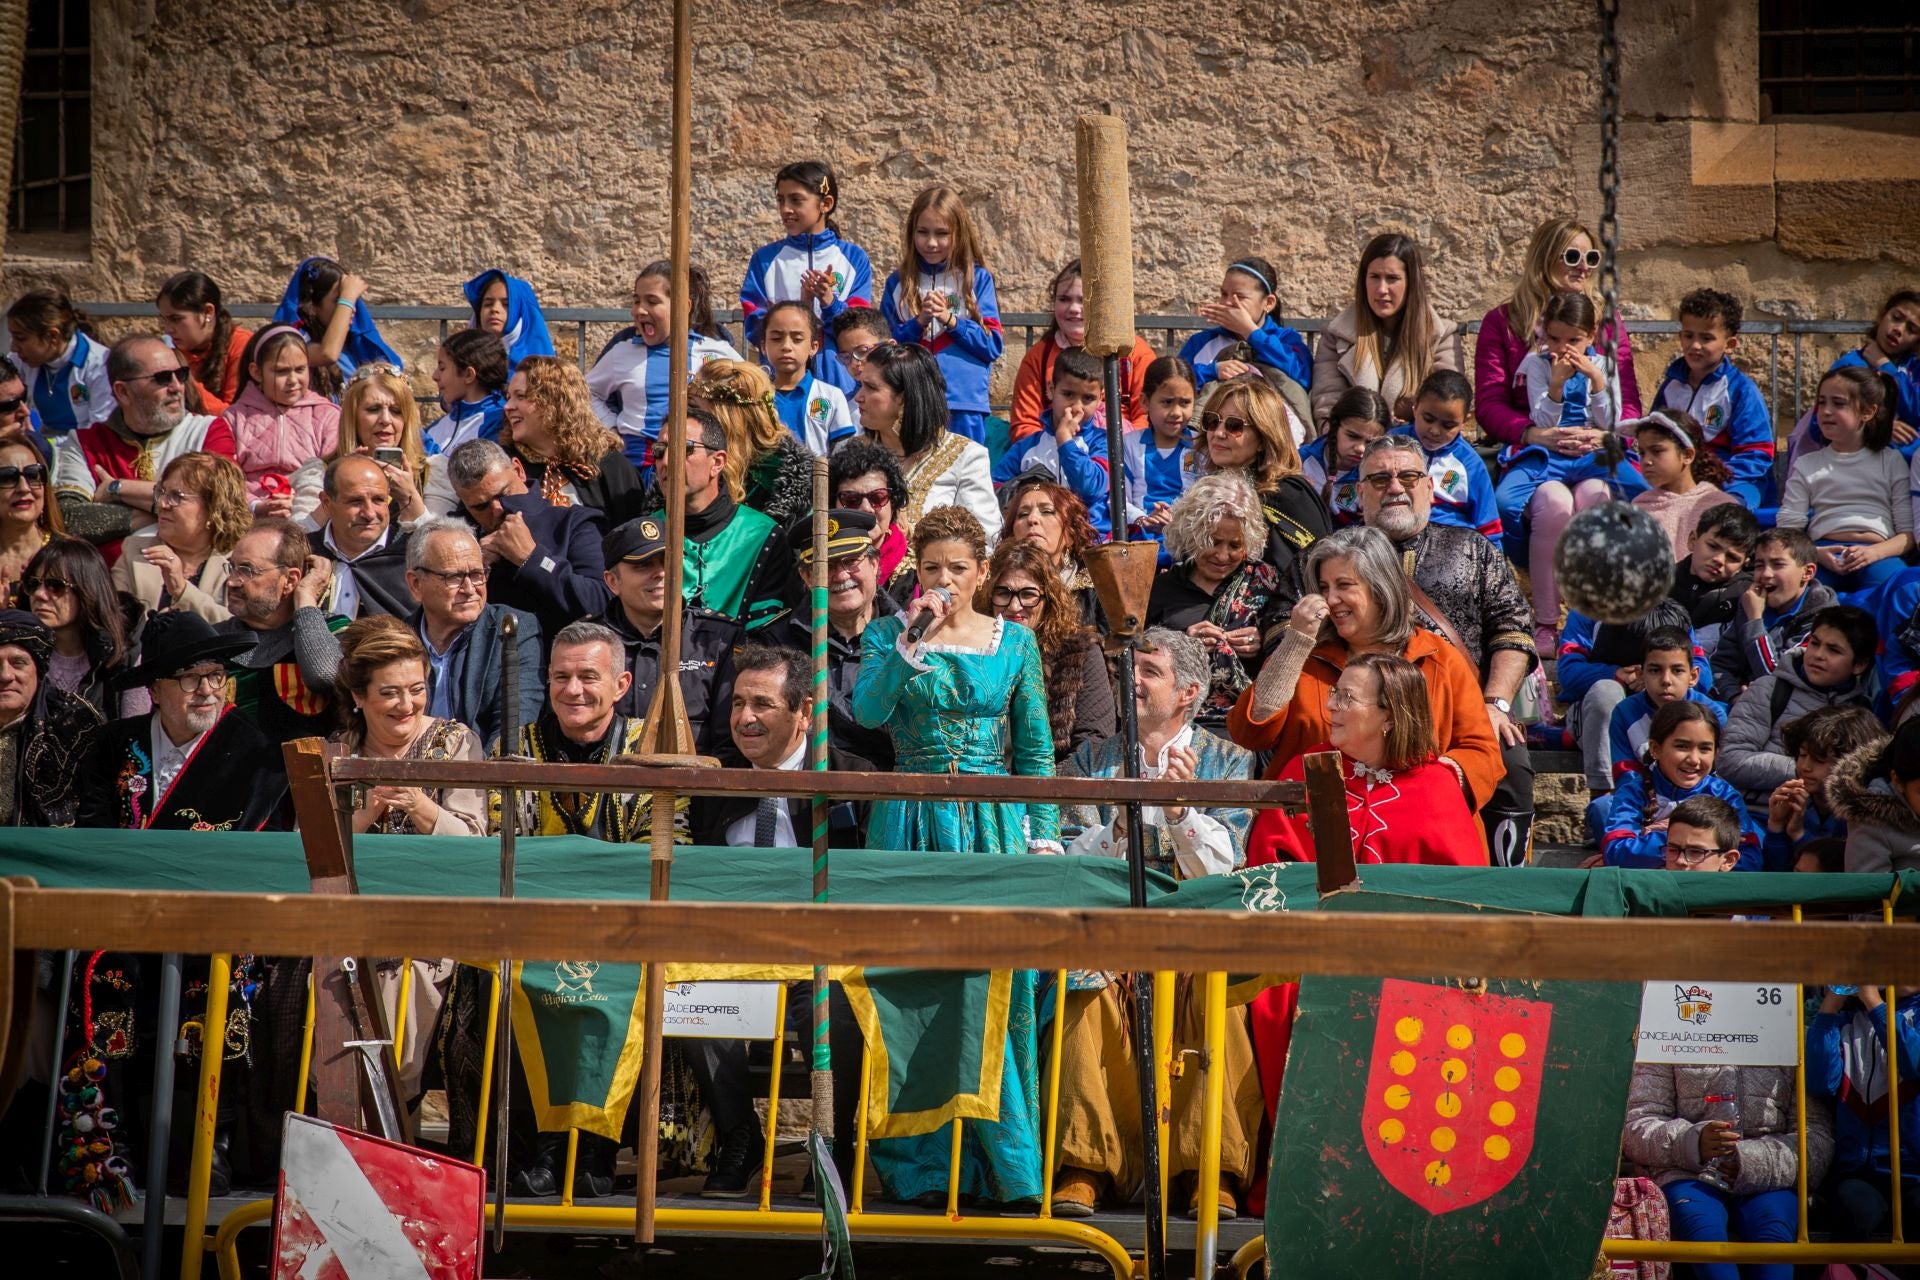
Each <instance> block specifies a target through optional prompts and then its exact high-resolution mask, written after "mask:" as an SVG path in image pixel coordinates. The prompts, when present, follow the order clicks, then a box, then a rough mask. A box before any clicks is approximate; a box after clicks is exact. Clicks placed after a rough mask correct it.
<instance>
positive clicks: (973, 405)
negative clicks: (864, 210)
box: [880, 187, 1006, 444]
mask: <svg viewBox="0 0 1920 1280" xmlns="http://www.w3.org/2000/svg"><path fill="white" fill-rule="evenodd" d="M907 239H908V240H909V241H910V242H911V243H912V245H913V248H912V250H911V251H910V252H908V254H907V255H906V257H905V258H904V259H903V260H902V261H901V263H900V265H899V266H898V267H896V268H895V269H894V271H893V274H891V275H889V276H888V277H887V287H886V291H885V293H884V294H883V295H882V296H881V299H880V312H881V314H882V315H884V316H886V318H887V323H888V324H889V325H891V326H892V327H893V340H894V341H895V342H911V343H918V344H919V345H921V346H923V347H925V348H926V349H927V350H929V351H931V352H932V353H933V356H934V359H936V360H938V361H939V362H940V372H941V374H942V375H943V376H944V377H945V378H946V380H947V429H948V430H950V431H954V432H957V433H959V434H960V435H963V436H965V437H966V438H967V439H969V440H973V441H976V442H978V443H980V444H985V443H986V441H987V412H988V409H989V408H990V405H989V402H988V399H987V383H988V380H989V378H990V377H991V376H992V374H993V363H994V361H996V360H998V359H999V358H1000V353H1001V352H1002V351H1003V350H1005V349H1006V339H1005V337H1004V336H1003V335H1002V334H1001V332H1000V304H999V301H998V300H997V298H996V297H995V295H994V290H993V277H992V276H991V275H989V274H987V269H986V268H985V267H984V266H982V265H981V264H980V241H979V238H978V237H977V236H976V235H975V234H974V230H973V221H972V219H970V218H969V217H968V216H967V207H966V205H964V204H962V203H961V201H960V197H959V196H958V195H956V194H955V193H954V192H953V191H952V190H950V189H948V188H946V187H928V188H927V189H926V190H925V191H922V192H921V193H920V194H919V195H917V196H915V197H914V199H913V207H912V208H911V209H909V210H908V211H907Z"/></svg>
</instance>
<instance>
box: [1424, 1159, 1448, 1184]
mask: <svg viewBox="0 0 1920 1280" xmlns="http://www.w3.org/2000/svg"><path fill="white" fill-rule="evenodd" d="M1426 1178H1427V1185H1428V1186H1430V1187H1444V1186H1446V1185H1447V1184H1448V1183H1449V1182H1452V1181H1453V1170H1452V1169H1449V1168H1448V1167H1447V1162H1446V1161H1445V1160H1429V1161H1427V1168H1426Z"/></svg>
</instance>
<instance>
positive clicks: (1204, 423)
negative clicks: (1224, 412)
mask: <svg viewBox="0 0 1920 1280" xmlns="http://www.w3.org/2000/svg"><path fill="white" fill-rule="evenodd" d="M1252 425H1253V424H1252V423H1250V422H1248V421H1247V420H1246V419H1245V418H1223V417H1221V416H1220V415H1219V414H1217V413H1203V414H1201V415H1200V430H1201V431H1203V432H1205V433H1207V434H1208V435H1212V434H1213V433H1214V432H1216V431H1222V432H1225V433H1226V434H1227V435H1229V436H1243V435H1245V434H1247V428H1248V427H1250V426H1252Z"/></svg>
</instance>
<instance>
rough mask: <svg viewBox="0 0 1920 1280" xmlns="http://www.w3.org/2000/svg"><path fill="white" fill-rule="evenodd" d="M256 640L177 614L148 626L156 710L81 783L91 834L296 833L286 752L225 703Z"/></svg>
mask: <svg viewBox="0 0 1920 1280" xmlns="http://www.w3.org/2000/svg"><path fill="white" fill-rule="evenodd" d="M251 648H253V635H252V633H250V632H244V631H242V632H226V633H222V632H218V631H215V630H214V628H213V626H212V624H211V623H209V622H207V621H206V620H205V619H204V618H201V617H199V616H198V615H196V614H192V613H185V612H180V611H176V610H170V611H168V612H165V613H156V614H154V615H153V617H152V618H151V619H149V620H148V622H147V628H146V633H145V634H144V635H143V636H142V637H141V642H140V665H138V666H136V667H134V668H133V669H132V670H130V671H128V672H127V673H126V674H125V675H124V676H122V677H121V682H122V683H123V684H125V685H127V686H135V685H145V686H147V688H149V689H150V690H151V691H152V693H153V710H152V711H150V712H148V713H147V714H146V715H143V716H129V717H127V718H126V719H124V720H115V721H114V722H113V723H111V724H109V725H107V727H106V728H105V729H103V730H102V731H101V733H100V739H99V742H98V743H97V744H96V745H95V747H94V749H93V751H92V752H91V753H90V755H89V756H88V759H87V763H86V765H85V766H84V768H83V770H82V774H81V789H82V790H81V797H80V823H79V825H81V826H83V827H121V828H125V829H128V830H134V829H146V830H160V831H263V830H276V831H279V830H285V829H287V828H288V827H290V826H291V825H292V822H291V818H292V813H291V806H290V804H289V803H288V800H287V776H286V770H285V767H284V766H283V765H282V764H281V757H280V749H279V746H278V745H277V744H275V743H274V742H272V741H270V740H269V739H268V738H267V736H266V735H265V734H263V733H261V732H260V730H259V728H257V727H256V726H255V725H254V723H253V721H251V720H249V719H248V718H247V717H246V716H245V715H244V714H242V713H241V712H240V711H239V710H238V709H236V708H235V707H234V706H233V704H232V703H231V702H229V701H228V700H227V689H228V682H229V676H228V672H227V663H228V660H229V659H231V658H234V657H237V656H239V655H240V654H242V653H245V652H246V651H247V650H249V649H251Z"/></svg>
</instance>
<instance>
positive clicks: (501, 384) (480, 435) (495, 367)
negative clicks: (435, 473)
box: [420, 329, 512, 455]
mask: <svg viewBox="0 0 1920 1280" xmlns="http://www.w3.org/2000/svg"><path fill="white" fill-rule="evenodd" d="M511 376H512V375H511V374H509V373H508V372H507V349H506V347H505V346H504V345H503V344H502V343H501V341H500V339H499V337H498V336H496V335H495V334H492V333H489V332H488V331H487V330H485V329H457V330H455V331H454V332H452V333H450V334H448V335H447V340H446V341H445V342H443V343H441V344H440V355H439V358H438V359H437V360H435V362H434V366H433V385H434V386H435V387H437V388H438V389H439V391H440V403H441V404H442V405H444V406H446V412H445V413H444V414H442V415H441V416H440V418H439V420H438V421H436V422H434V423H433V424H432V425H430V426H429V427H427V428H426V429H425V430H424V431H422V432H421V433H420V442H421V444H422V445H423V446H424V447H425V448H426V451H427V453H428V454H430V455H431V454H436V453H451V452H453V451H454V450H455V449H458V448H459V447H460V446H461V445H463V444H465V443H466V442H467V441H469V440H497V439H499V437H500V428H501V426H502V424H504V423H505V421H506V415H507V400H506V396H505V394H504V393H505V391H506V388H507V379H508V378H510V377H511Z"/></svg>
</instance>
